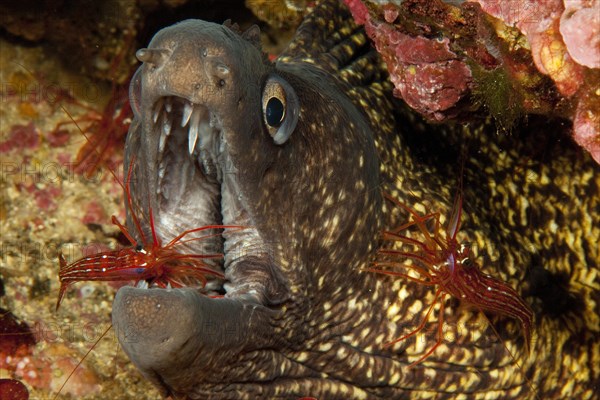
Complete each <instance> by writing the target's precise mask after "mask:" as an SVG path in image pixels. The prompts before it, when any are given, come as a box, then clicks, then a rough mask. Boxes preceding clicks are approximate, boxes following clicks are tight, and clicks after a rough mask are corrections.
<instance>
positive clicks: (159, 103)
mask: <svg viewBox="0 0 600 400" xmlns="http://www.w3.org/2000/svg"><path fill="white" fill-rule="evenodd" d="M163 104H164V100H163V99H162V98H161V99H160V100H158V101H157V102H156V105H155V106H154V112H153V113H152V120H153V121H154V123H156V121H158V116H159V115H160V111H161V110H162V107H163Z"/></svg>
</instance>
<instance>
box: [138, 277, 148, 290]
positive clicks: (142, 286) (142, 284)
mask: <svg viewBox="0 0 600 400" xmlns="http://www.w3.org/2000/svg"><path fill="white" fill-rule="evenodd" d="M135 287H136V288H138V289H148V282H146V281H145V280H144V279H142V280H141V281H139V282H138V283H137V285H136V286H135Z"/></svg>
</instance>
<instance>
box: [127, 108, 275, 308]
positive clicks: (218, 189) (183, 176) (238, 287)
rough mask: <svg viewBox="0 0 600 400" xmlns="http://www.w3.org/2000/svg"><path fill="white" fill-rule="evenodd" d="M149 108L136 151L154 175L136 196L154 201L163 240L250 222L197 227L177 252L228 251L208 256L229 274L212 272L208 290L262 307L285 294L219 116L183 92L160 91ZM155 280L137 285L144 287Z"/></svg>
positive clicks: (141, 167) (142, 170)
mask: <svg viewBox="0 0 600 400" xmlns="http://www.w3.org/2000/svg"><path fill="white" fill-rule="evenodd" d="M149 114H150V115H145V116H144V118H145V122H146V124H144V126H145V127H148V126H149V127H150V129H148V128H146V129H145V130H144V132H142V135H141V136H142V139H141V141H140V142H141V143H142V144H141V147H140V148H138V149H133V150H132V151H134V152H138V153H140V152H141V155H140V160H139V161H138V162H137V164H136V166H135V167H134V168H136V169H138V176H140V177H145V176H146V175H150V176H149V177H148V178H149V179H148V182H147V183H146V182H144V181H143V179H140V182H136V188H135V190H134V195H135V196H137V197H138V200H140V201H141V202H142V203H143V201H144V197H146V198H148V199H150V200H148V202H149V204H148V205H149V207H151V209H152V210H153V223H154V228H155V231H156V234H157V235H158V237H159V239H160V240H161V243H169V241H171V240H172V239H173V238H175V237H177V236H178V235H180V234H182V232H187V231H191V230H196V229H198V228H200V227H205V226H233V225H235V226H244V229H219V228H217V227H215V228H211V229H207V230H202V231H201V232H191V233H189V234H186V235H185V236H184V239H182V240H181V241H180V242H179V243H178V244H177V245H176V249H177V252H179V253H181V254H196V255H202V254H206V255H210V254H223V257H222V258H214V259H212V258H211V259H207V260H206V264H207V265H208V266H209V267H210V268H211V269H213V270H215V271H217V272H219V273H221V274H222V276H223V279H220V278H218V277H215V276H211V275H210V274H207V275H206V278H207V280H208V282H207V283H206V285H205V287H204V289H203V293H205V294H208V295H223V296H225V297H234V298H239V299H243V300H245V301H250V302H252V303H256V304H262V305H267V304H269V303H272V302H273V301H274V299H275V297H277V298H280V297H281V296H279V295H278V296H275V297H274V296H273V294H274V293H275V292H277V293H280V292H281V290H282V289H281V288H282V285H281V277H280V276H279V275H280V274H279V273H278V268H277V267H275V266H274V265H273V262H272V257H271V254H270V252H269V249H268V248H267V247H266V246H265V243H264V241H263V239H262V238H261V236H260V234H259V232H258V230H257V229H256V228H255V227H254V226H255V225H254V224H253V220H252V217H251V215H250V213H249V212H248V207H247V205H246V204H245V198H244V196H243V195H242V193H241V191H240V189H239V185H238V179H239V177H238V175H237V174H236V171H237V170H236V168H235V164H234V163H233V162H232V160H231V159H230V155H229V152H228V145H227V141H226V138H225V135H224V133H223V128H222V123H221V118H220V116H219V115H218V114H217V113H215V112H213V111H212V110H210V109H209V108H208V107H207V106H205V105H202V104H195V103H192V102H191V101H189V100H187V99H185V98H182V97H177V96H167V97H160V98H159V99H158V100H156V101H155V102H154V105H153V106H152V108H151V113H149ZM148 166H154V167H153V168H148ZM152 171H154V173H152ZM182 273H183V274H185V272H182ZM154 286H157V285H155V284H152V283H151V282H150V285H148V282H146V283H142V282H140V283H139V284H138V287H139V288H152V287H154ZM186 286H187V285H186ZM275 302H279V300H276V301H275Z"/></svg>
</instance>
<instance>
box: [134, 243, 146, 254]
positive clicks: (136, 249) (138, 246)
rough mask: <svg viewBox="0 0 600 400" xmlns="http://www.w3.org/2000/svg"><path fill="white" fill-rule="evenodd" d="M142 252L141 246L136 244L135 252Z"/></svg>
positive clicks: (142, 247)
mask: <svg viewBox="0 0 600 400" xmlns="http://www.w3.org/2000/svg"><path fill="white" fill-rule="evenodd" d="M142 250H144V246H142V245H141V244H138V245H137V246H135V251H137V252H141V251H142Z"/></svg>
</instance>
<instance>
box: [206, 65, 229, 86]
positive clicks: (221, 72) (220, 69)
mask: <svg viewBox="0 0 600 400" xmlns="http://www.w3.org/2000/svg"><path fill="white" fill-rule="evenodd" d="M209 70H210V72H211V73H212V75H213V77H214V79H215V82H216V84H217V85H218V86H219V87H223V86H225V84H226V82H227V81H228V80H229V79H230V75H231V71H230V69H229V67H228V66H227V65H225V64H222V63H215V64H212V65H210V67H209Z"/></svg>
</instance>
